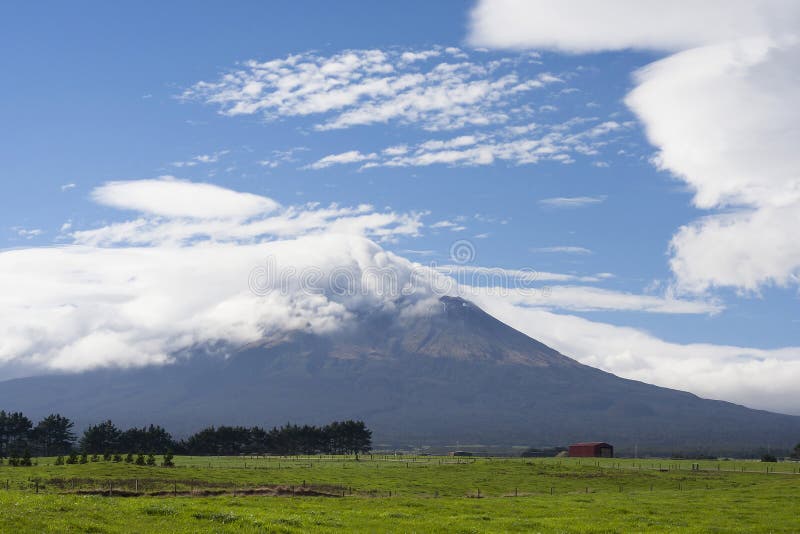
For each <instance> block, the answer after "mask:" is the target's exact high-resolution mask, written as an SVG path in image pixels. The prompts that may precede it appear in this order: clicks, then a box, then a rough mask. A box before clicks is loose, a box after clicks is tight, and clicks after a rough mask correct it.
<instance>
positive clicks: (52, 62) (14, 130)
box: [0, 1, 800, 405]
mask: <svg viewBox="0 0 800 534" xmlns="http://www.w3.org/2000/svg"><path fill="white" fill-rule="evenodd" d="M501 3H502V2H501ZM506 4H508V2H506ZM80 6H81V7H80V8H77V7H76V6H74V5H72V6H67V5H65V4H59V3H50V4H37V5H36V6H33V5H23V4H17V5H7V6H5V7H3V13H2V16H0V47H1V48H2V50H3V53H2V54H0V69H2V72H4V73H5V75H6V83H4V84H2V86H0V116H2V118H3V125H4V127H3V129H2V130H0V177H1V179H2V181H1V182H0V187H2V199H3V202H2V208H3V209H2V210H0V240H2V242H3V245H2V246H3V247H4V248H6V249H18V250H19V249H22V250H28V249H32V248H37V247H65V246H69V245H70V244H71V243H74V242H75V239H76V238H75V236H74V235H73V234H72V233H73V232H76V231H90V230H93V229H98V228H102V227H105V226H108V225H110V224H113V223H119V222H123V221H128V220H131V219H133V218H135V217H137V214H136V211H137V210H136V209H135V208H134V209H119V207H120V206H121V205H122V204H120V203H119V202H115V203H111V204H112V205H109V203H107V202H106V203H105V205H104V204H103V203H102V202H97V201H96V200H97V199H96V197H95V198H94V199H93V191H96V188H98V187H101V186H103V184H106V183H108V182H112V181H133V180H140V179H154V178H156V177H159V176H166V175H170V176H174V177H175V178H177V179H180V180H186V181H190V182H204V183H211V184H215V185H218V186H221V187H223V188H226V189H231V190H235V191H239V192H246V193H253V194H257V195H262V196H265V197H269V198H271V199H274V200H275V201H277V202H278V203H280V204H281V205H283V206H292V205H298V206H301V205H306V203H309V202H318V203H320V204H321V205H323V206H327V205H329V204H331V203H336V204H338V205H340V206H356V205H359V204H362V203H368V204H371V205H373V206H374V209H375V211H376V212H386V211H391V212H393V213H398V214H412V213H413V214H416V215H415V217H418V220H419V221H420V222H421V223H422V225H421V227H420V228H419V230H418V231H417V232H413V233H410V234H403V233H398V234H396V235H392V236H391V237H390V238H386V239H380V240H377V241H378V242H379V244H380V246H381V247H382V248H383V249H385V250H389V251H393V252H395V253H397V254H398V255H399V256H402V257H405V258H408V259H409V260H412V261H416V262H420V263H425V264H429V263H431V262H436V263H437V264H439V265H442V264H448V263H452V261H451V258H449V251H450V247H451V245H452V243H453V242H455V241H457V240H467V241H469V242H470V243H471V244H472V246H473V247H474V250H475V258H474V260H473V261H472V262H471V263H470V265H471V266H481V267H498V268H504V269H522V268H532V269H535V270H537V271H541V272H547V273H559V274H562V275H567V276H569V277H571V278H572V280H571V281H570V282H569V283H567V282H561V281H557V280H556V281H547V280H542V284H541V285H542V286H553V289H552V291H553V297H552V298H551V300H549V301H548V300H546V299H542V300H540V301H539V302H537V303H535V306H534V307H537V308H542V309H545V310H547V312H548V313H549V314H552V315H563V316H569V317H577V318H581V319H585V320H588V321H591V322H593V323H602V324H603V325H610V326H614V327H632V328H634V329H636V331H638V332H642V333H645V334H647V335H650V336H652V337H653V338H657V339H659V340H662V341H664V342H666V343H671V344H679V345H683V346H685V345H687V344H696V343H702V344H709V345H722V346H737V347H748V348H752V349H781V348H784V347H787V348H789V349H791V347H792V346H795V345H798V344H800V339H798V334H797V329H798V324H800V323H798V321H800V315H798V314H797V287H796V285H795V284H792V283H789V284H786V283H775V282H771V281H770V280H769V279H767V280H766V281H763V280H762V281H759V282H758V283H757V284H756V285H755V288H753V287H752V286H750V287H748V286H747V284H745V283H742V284H739V285H737V284H734V283H725V282H724V281H723V282H720V283H712V284H711V285H710V286H708V287H705V288H704V289H703V290H701V291H685V290H684V289H685V288H682V286H681V282H682V280H681V275H679V274H676V272H675V271H674V270H673V269H671V266H670V259H671V258H672V257H674V256H675V254H674V253H673V252H670V249H669V245H670V240H671V239H673V236H675V235H676V233H677V232H678V231H679V228H681V227H682V226H683V225H687V224H691V223H694V222H696V221H698V220H701V218H703V217H706V216H709V215H714V214H720V213H727V212H730V211H732V210H733V211H735V210H736V206H735V205H731V204H727V205H723V204H719V205H716V206H710V207H708V206H701V207H696V206H697V202H695V201H694V197H695V193H696V191H697V189H696V187H695V186H696V184H695V186H693V185H691V183H690V180H687V179H682V178H681V177H680V176H679V174H680V173H676V172H672V170H671V169H672V167H670V165H666V166H662V167H664V168H662V169H660V170H659V169H658V168H657V167H656V165H655V164H654V158H655V157H656V156H657V154H658V152H659V149H660V148H662V147H659V146H654V144H653V143H652V142H651V141H652V140H648V139H647V138H646V136H645V127H646V124H643V117H647V114H646V113H645V112H642V111H641V109H639V108H637V107H635V106H632V105H630V104H628V103H626V101H625V98H626V95H628V94H629V93H630V92H631V91H632V90H633V89H634V88H635V87H636V85H637V81H636V80H635V79H634V77H633V74H634V72H635V71H636V70H637V69H639V68H641V67H643V66H645V65H648V64H650V63H652V62H654V61H657V60H659V59H662V58H665V57H668V56H670V54H672V53H673V51H674V50H673V49H674V46H673V45H672V44H671V43H670V45H669V46H665V47H663V48H664V49H659V47H658V46H655V47H653V46H650V45H648V46H643V47H638V46H636V45H635V43H634V45H631V46H625V47H623V48H625V49H623V50H618V49H615V48H618V47H616V45H614V46H606V47H605V48H604V46H601V45H598V46H595V47H594V48H593V49H590V50H561V49H559V46H560V45H559V46H550V45H548V43H547V42H546V39H543V40H542V45H541V46H538V45H539V44H540V43H539V41H536V42H534V43H532V44H526V43H524V42H521V43H513V44H512V45H511V46H506V45H504V44H502V43H501V44H498V45H497V46H492V45H491V43H489V46H486V47H484V46H479V45H480V43H478V42H477V41H476V38H475V36H474V32H473V33H472V34H471V31H472V30H471V29H470V28H471V24H472V23H471V20H472V19H471V18H470V16H471V15H470V13H471V10H472V8H473V7H474V5H473V4H472V3H470V2H444V1H442V2H403V3H402V6H401V5H400V4H394V5H392V4H389V3H383V2H380V3H378V2H345V3H332V2H270V3H265V2H241V3H237V4H236V6H235V7H232V6H231V5H224V4H222V3H210V2H205V3H196V2H172V3H169V4H168V5H163V4H162V3H155V2H146V3H135V4H134V3H131V4H127V5H112V4H104V3H99V2H87V3H83V4H80ZM506 7H507V6H506ZM490 23H491V21H490ZM484 40H485V41H486V40H487V38H485V37H484ZM488 40H491V38H488ZM449 47H452V48H456V49H457V50H449V49H448V48H449ZM562 48H563V47H562ZM567 48H568V47H567ZM367 51H373V52H375V51H378V52H379V53H381V54H383V57H382V58H381V59H380V61H379V62H378V63H379V64H380V65H381V68H384V67H386V66H387V65H388V66H390V67H391V69H392V72H391V73H389V72H378V71H375V72H369V73H367V74H366V75H367V76H373V77H375V78H376V79H379V80H383V81H386V80H387V79H388V78H390V77H394V76H399V75H402V74H405V75H408V76H410V77H413V76H421V77H423V78H424V81H423V82H421V87H433V89H436V88H441V87H443V86H446V85H448V84H461V85H459V87H458V88H457V90H460V89H464V87H463V85H464V84H469V83H475V84H478V85H480V84H492V83H497V84H503V83H505V84H506V85H500V86H499V87H500V88H499V89H496V90H493V91H494V92H490V93H489V94H488V96H486V97H482V98H480V99H478V100H477V101H474V102H470V103H467V104H464V105H463V107H464V108H466V110H464V109H462V110H461V111H463V112H464V113H463V114H459V113H460V112H459V113H455V112H454V111H453V110H452V109H451V108H452V106H449V105H446V106H445V107H443V108H434V110H433V111H430V108H425V106H427V105H429V103H421V104H419V106H420V107H418V108H414V109H411V111H409V110H408V108H406V109H405V111H399V112H398V111H396V110H394V111H393V112H392V113H394V114H393V115H388V116H387V117H388V118H385V119H382V120H373V119H372V118H370V116H369V115H370V113H373V114H374V113H377V112H378V111H377V109H378V108H377V107H375V108H374V109H369V108H367V105H369V104H375V105H376V106H378V105H382V106H383V107H381V108H380V109H381V110H383V111H386V109H388V108H392V106H399V105H401V104H400V103H398V102H399V101H400V97H402V96H403V91H402V90H395V91H394V92H393V93H392V94H391V95H390V96H388V97H386V98H383V99H376V100H372V101H371V100H369V98H367V99H366V100H365V101H360V102H359V103H358V104H354V105H345V106H341V107H335V106H328V107H325V105H322V107H321V108H319V109H318V110H317V111H309V110H310V109H311V108H312V107H313V105H317V106H320V105H321V104H320V102H321V101H322V100H321V99H322V98H323V97H327V96H329V95H328V93H326V90H322V91H318V92H317V96H318V97H319V98H318V99H317V100H316V101H315V102H313V103H311V102H309V101H307V100H303V99H298V100H297V101H296V102H292V103H286V102H283V103H280V104H276V105H272V104H268V103H266V99H267V97H268V96H269V95H270V94H271V93H270V89H269V87H264V86H263V83H264V81H265V78H259V76H265V75H264V73H263V71H262V72H261V74H259V73H258V72H256V71H257V70H258V68H256V67H253V66H252V65H249V64H248V63H247V61H249V60H253V61H255V62H259V63H262V62H270V61H273V60H277V61H284V62H286V60H287V58H288V57H290V56H296V57H297V58H298V59H296V60H294V63H291V61H290V62H289V63H286V64H283V65H282V66H281V68H282V69H284V70H283V71H281V74H280V77H281V79H282V80H283V81H285V79H286V78H287V77H289V76H295V75H297V74H299V73H301V72H302V68H299V67H296V65H297V64H305V65H314V66H316V67H317V68H321V67H323V66H324V65H326V64H330V62H333V61H335V60H337V58H339V59H341V58H342V57H344V56H345V55H346V54H348V53H351V54H355V56H356V57H357V61H359V62H361V63H360V65H361V66H360V67H359V68H362V67H363V65H364V64H366V63H364V62H366V61H367V60H366V59H365V57H366V56H365V54H367ZM425 52H428V53H430V55H429V57H427V58H419V59H417V58H414V59H413V60H412V59H404V56H403V54H409V53H412V54H419V53H425ZM406 58H411V56H406ZM290 63H291V64H290ZM442 64H451V65H457V64H461V65H466V66H464V67H463V69H464V70H463V71H458V72H457V73H456V76H455V78H453V77H452V75H451V74H447V75H442V76H439V74H437V71H436V70H435V69H437V67H438V66H440V65H442ZM276 68H277V67H276ZM364 68H371V67H369V65H368V66H367V67H364ZM386 68H388V67H386ZM262 69H263V67H262ZM459 72H460V74H459ZM231 73H238V74H236V79H235V80H233V81H231V80H230V79H227V80H226V78H225V76H226V75H230V74H231ZM273 74H274V73H273ZM459 75H461V76H462V77H461V78H459V77H458V76H459ZM511 75H513V76H514V77H515V78H514V81H513V82H509V81H508V80H507V79H506V78H504V77H506V76H511ZM259 80H260V81H259ZM503 80H505V81H503ZM254 81H255V82H258V83H261V84H262V86H261V87H260V89H259V90H260V96H258V97H257V98H254V99H249V100H248V98H247V97H246V96H242V95H243V93H242V91H244V90H245V89H246V84H247V83H250V82H254ZM537 81H538V82H537ZM200 82H205V83H206V84H209V85H206V86H200V85H198V83H200ZM525 82H531V85H529V86H525V87H524V88H523V87H521V86H520V87H519V88H518V89H512V87H515V86H517V85H519V84H524V83H525ZM534 82H536V83H534ZM348 83H350V82H348ZM410 83H411V82H410ZM351 86H352V85H348V87H351ZM449 87H451V88H452V86H449ZM237 91H238V92H237ZM231 92H234V93H236V96H234V97H231V94H232V93H231ZM274 94H276V95H277V90H275V92H274ZM398 95H400V97H398ZM278 96H279V95H278ZM262 97H263V100H262ZM226 98H227V100H226ZM276 98H277V97H276ZM254 102H258V103H259V105H260V106H262V107H260V108H259V109H258V110H257V111H252V110H246V111H244V112H236V111H234V109H235V108H234V106H236V105H237V104H238V105H240V106H241V105H244V104H253V103H254ZM365 102H366V103H365ZM326 105H327V104H326ZM403 105H405V104H403ZM412 107H413V106H412ZM348 112H352V113H351V114H350V115H346V114H347V113H348ZM387 113H389V112H388V111H387ZM353 116H355V117H356V118H355V119H354V122H351V123H347V122H346V121H347V120H350V119H349V118H348V117H350V118H352V117H353ZM464 117H467V119H466V124H464V123H460V122H459V120H461V119H463V118H464ZM342 120H345V123H342V122H341V121H342ZM644 120H645V121H646V120H647V119H644ZM337 121H339V122H337ZM531 124H535V125H536V126H535V127H531V129H530V130H528V131H524V132H523V128H524V127H529V125H531ZM515 128H516V130H514V129H515ZM595 128H600V129H599V130H595ZM548 136H549V137H548ZM553 136H555V137H553ZM570 136H577V137H572V138H570ZM543 139H548V141H546V142H544V141H543ZM526 140H535V141H536V142H537V143H539V146H541V145H542V144H544V145H546V147H545V149H543V151H542V153H541V155H540V157H538V158H535V159H536V161H532V160H531V159H530V158H526V155H529V154H530V150H528V151H527V152H526V150H525V149H515V148H514V146H517V145H514V143H515V142H520V141H526ZM426 142H427V143H429V145H425V143H426ZM431 142H433V143H435V142H441V143H450V144H451V146H452V147H454V148H453V149H452V150H451V149H448V148H442V147H441V146H440V147H439V148H425V147H426V146H428V147H433V146H434V145H431V144H430V143H431ZM402 147H404V148H402ZM403 150H405V152H403ZM470 150H475V152H472V153H469V151H470ZM443 151H448V152H447V154H446V155H445V154H443ZM486 151H488V152H491V153H492V154H493V156H492V158H491V159H492V162H491V163H488V162H486V161H483V160H475V159H472V158H481V157H485V155H484V156H481V154H485V153H486ZM343 154H344V155H345V156H344V157H343V159H347V160H351V162H350V163H338V164H329V165H328V164H326V162H329V161H331V160H330V159H328V160H326V159H324V158H326V157H328V158H330V157H331V156H337V155H339V156H341V155H343ZM420 155H421V156H422V157H421V158H418V159H414V158H412V157H411V156H415V157H416V156H420ZM445 156H446V158H451V159H449V160H448V161H449V162H445V163H433V164H423V163H422V161H423V158H425V157H433V158H435V157H443V158H444V157H445ZM339 159H342V158H341V157H340V158H339ZM355 160H358V161H355ZM123 204H124V203H123ZM598 275H600V276H598ZM581 278H582V279H583V280H581ZM590 279H591V280H590ZM561 286H569V287H571V288H573V289H574V288H575V287H578V288H582V287H589V288H599V289H601V290H607V291H608V292H609V293H608V294H607V295H606V294H604V296H603V297H602V298H601V300H603V299H605V300H604V302H605V304H603V305H600V306H594V305H593V306H588V305H587V306H588V307H592V308H593V309H591V310H589V311H587V310H585V309H581V308H583V306H581V299H582V298H584V296H585V295H584V294H583V293H581V292H580V291H577V292H576V293H575V294H574V296H569V297H567V296H566V295H567V294H568V293H569V291H572V290H567V289H564V290H563V291H562V290H560V289H559V288H560V287H561ZM559 291H562V292H561V293H559ZM558 295H561V296H562V299H561V300H559V299H558V298H556V297H558ZM618 295H628V296H632V297H631V298H633V299H634V300H636V299H638V298H639V297H645V298H647V297H652V298H655V299H665V298H666V299H677V300H679V301H681V302H689V303H696V304H697V305H698V306H697V308H696V309H694V310H693V311H692V312H691V313H673V312H667V313H662V312H652V311H643V309H644V308H643V306H642V305H639V304H635V305H633V306H632V308H633V309H631V307H627V308H626V307H625V306H620V305H617V304H615V302H617V300H616V297H617V296H618ZM606 297H607V298H606ZM528 305H530V303H528ZM498 313H499V312H498ZM501 318H502V317H501ZM515 326H516V325H515ZM532 328H533V327H532ZM529 333H537V334H540V332H538V331H536V330H533V331H529ZM575 335H580V333H579V332H576V333H575ZM539 337H541V335H540V336H539ZM546 341H550V342H554V343H557V340H556V339H549V340H546ZM557 348H560V349H561V350H563V351H564V352H567V351H568V350H569V349H570V345H569V344H565V345H564V346H563V347H561V346H559V347H557ZM631 350H635V348H633V347H632V348H631ZM623 352H624V351H623ZM645 356H647V357H651V358H658V357H659V355H658V354H647V355H645ZM731 357H732V358H734V359H735V358H736V357H738V356H731ZM785 357H786V356H785V355H784V356H782V358H785ZM584 361H587V362H589V363H596V364H598V365H601V366H604V367H605V368H609V369H610V370H612V371H615V372H620V373H621V374H625V367H624V365H623V366H621V367H619V368H615V367H614V366H613V365H612V364H611V363H609V362H610V361H612V360H603V359H602V358H599V357H598V358H597V359H592V357H590V356H587V357H586V359H585V360H584ZM602 362H605V363H602ZM629 374H630V375H631V376H633V377H640V376H643V377H647V378H652V377H650V376H649V375H637V374H635V373H629ZM663 382H665V383H667V384H668V385H674V384H673V383H672V382H669V380H666V379H665V380H664V381H663ZM679 385H680V384H679ZM685 387H686V388H690V387H691V384H690V382H687V383H686V386H685ZM734 388H735V385H730V386H729V388H728V389H724V391H726V392H727V391H730V390H732V389H734ZM772 405H777V404H776V403H773V404H772Z"/></svg>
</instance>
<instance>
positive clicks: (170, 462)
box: [161, 452, 175, 467]
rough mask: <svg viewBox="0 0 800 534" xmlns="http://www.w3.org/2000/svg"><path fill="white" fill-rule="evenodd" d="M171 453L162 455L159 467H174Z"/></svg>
mask: <svg viewBox="0 0 800 534" xmlns="http://www.w3.org/2000/svg"><path fill="white" fill-rule="evenodd" d="M172 458H173V456H172V453H171V452H167V453H164V460H163V461H162V462H161V467H175V462H174V461H173V459H172Z"/></svg>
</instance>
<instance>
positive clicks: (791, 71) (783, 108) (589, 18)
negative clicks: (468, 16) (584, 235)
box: [470, 0, 800, 291]
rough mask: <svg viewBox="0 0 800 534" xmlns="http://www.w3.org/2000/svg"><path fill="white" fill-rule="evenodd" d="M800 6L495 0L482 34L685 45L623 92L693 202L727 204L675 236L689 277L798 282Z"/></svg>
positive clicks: (752, 286)
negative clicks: (687, 187)
mask: <svg viewBox="0 0 800 534" xmlns="http://www.w3.org/2000/svg"><path fill="white" fill-rule="evenodd" d="M797 28H800V4H799V3H797V2H787V1H781V0H752V1H744V0H737V1H727V0H726V1H722V0H713V1H709V2H689V1H688V0H682V1H675V2H656V1H654V0H653V1H640V0H627V1H626V0H618V1H616V2H603V3H597V2H591V1H589V0H583V1H581V0H575V1H572V2H545V1H529V2H528V1H525V2H523V1H514V0H495V1H491V0H486V1H482V2H480V3H479V4H478V5H477V7H476V8H475V10H474V11H473V13H472V30H471V37H470V40H471V42H473V43H474V44H480V45H482V46H491V47H498V48H527V47H535V48H549V49H555V50H561V51H568V52H598V51H605V50H621V49H627V48H636V49H653V50H662V51H669V52H673V54H672V55H670V56H668V57H666V58H664V59H661V60H658V61H656V62H654V63H652V64H650V65H647V66H645V67H644V68H642V69H640V70H639V71H637V72H636V74H635V81H636V87H635V88H634V89H633V90H632V91H631V92H630V93H629V94H628V96H627V97H626V99H625V102H626V103H627V105H628V106H629V107H630V108H631V109H632V110H633V111H634V112H635V113H636V115H637V116H638V117H639V118H640V119H641V121H642V122H643V123H644V126H645V129H646V133H647V136H648V139H649V140H650V142H651V143H652V144H653V145H655V146H656V147H657V149H658V153H657V155H656V157H655V158H654V162H655V163H656V165H657V166H658V167H659V168H660V169H662V170H665V171H669V172H670V173H672V174H673V175H675V176H676V177H677V178H679V179H680V180H682V181H684V182H685V183H686V184H687V185H688V186H689V187H690V189H691V190H692V191H693V192H694V198H693V202H694V204H695V206H697V207H698V208H701V209H707V210H720V209H724V210H726V212H724V213H712V214H711V215H709V216H708V217H705V218H702V219H700V220H698V221H694V222H691V223H689V224H687V225H685V226H683V227H682V228H681V229H679V231H678V232H677V233H676V234H675V236H674V237H673V239H672V241H671V243H670V252H671V255H672V257H671V261H670V265H671V268H672V270H673V273H674V276H675V278H676V285H677V287H679V288H681V289H682V290H687V291H705V290H708V289H709V288H712V287H717V286H730V287H734V288H737V289H743V290H748V291H753V290H757V288H759V287H761V286H764V285H787V284H794V285H796V284H797V282H798V280H799V279H800V278H799V277H798V275H800V242H798V241H797V240H795V239H793V238H792V228H794V227H795V226H794V225H795V224H796V221H797V216H796V215H795V213H797V212H798V211H800V173H798V170H797V169H800V153H799V152H798V151H797V149H796V147H797V146H798V144H800V126H798V125H800V92H798V91H797V87H798V86H800V77H798V72H800V31H798V29H797Z"/></svg>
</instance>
